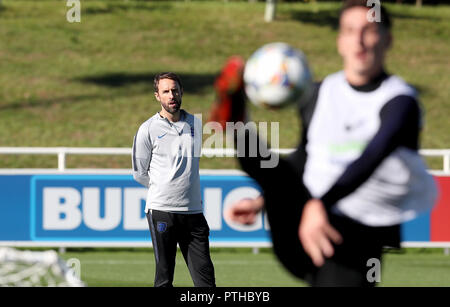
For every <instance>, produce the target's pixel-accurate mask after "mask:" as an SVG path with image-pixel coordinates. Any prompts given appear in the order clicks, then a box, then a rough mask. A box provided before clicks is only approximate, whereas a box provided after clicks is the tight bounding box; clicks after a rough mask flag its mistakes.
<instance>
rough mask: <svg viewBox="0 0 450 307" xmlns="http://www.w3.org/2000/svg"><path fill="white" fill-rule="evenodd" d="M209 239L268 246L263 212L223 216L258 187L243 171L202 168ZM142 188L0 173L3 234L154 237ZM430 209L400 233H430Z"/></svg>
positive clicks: (412, 237)
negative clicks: (242, 220) (250, 217)
mask: <svg viewBox="0 0 450 307" xmlns="http://www.w3.org/2000/svg"><path fill="white" fill-rule="evenodd" d="M200 178H201V179H200V181H201V192H202V199H203V205H204V214H205V217H206V219H207V221H208V225H209V227H210V230H211V235H210V241H211V245H212V246H214V245H216V246H217V245H222V246H268V245H270V233H269V231H270V229H269V225H268V222H267V217H266V216H264V215H263V214H261V215H260V216H259V217H258V219H257V222H256V223H255V224H253V225H240V224H236V223H233V222H232V221H227V220H226V219H225V218H224V217H223V212H224V210H225V208H226V207H227V206H228V205H230V204H232V203H233V202H234V201H236V200H239V199H241V198H244V197H255V196H257V195H258V194H259V187H258V185H257V184H256V183H255V182H254V181H253V180H252V179H251V178H249V177H247V176H244V175H242V174H230V173H223V174H220V173H219V174H217V173H215V174H202V175H201V177H200ZM146 195H147V189H145V188H144V187H142V186H141V185H139V184H138V183H136V182H135V181H134V179H133V177H132V176H131V175H130V174H119V173H118V174H110V173H109V174H73V173H60V174H58V173H54V174H31V173H30V174H0V242H2V243H3V244H7V243H8V242H25V243H26V242H33V243H42V245H43V246H44V245H45V244H46V243H47V244H48V243H51V242H59V243H61V242H72V243H73V242H78V243H80V245H83V244H82V243H89V242H90V243H95V242H97V243H98V242H100V243H105V244H107V243H111V245H112V246H113V245H114V244H116V243H125V244H127V243H128V244H129V245H133V244H135V243H141V244H142V243H145V244H147V243H148V244H149V246H150V244H151V239H150V233H149V231H148V223H147V219H146V216H145V212H144V208H145V201H146ZM429 220H430V213H427V214H424V215H423V216H420V217H418V218H417V219H415V220H413V221H411V222H408V223H405V224H404V225H402V236H403V241H405V240H407V241H414V242H427V241H430V235H429V233H430V230H429V229H430V222H429Z"/></svg>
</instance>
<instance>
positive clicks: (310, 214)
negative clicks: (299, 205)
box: [298, 199, 342, 267]
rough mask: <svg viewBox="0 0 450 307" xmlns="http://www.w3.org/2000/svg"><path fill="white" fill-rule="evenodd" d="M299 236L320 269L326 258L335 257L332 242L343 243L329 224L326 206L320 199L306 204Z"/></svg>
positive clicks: (339, 235)
mask: <svg viewBox="0 0 450 307" xmlns="http://www.w3.org/2000/svg"><path fill="white" fill-rule="evenodd" d="M298 236H299V238H300V242H301V243H302V245H303V248H304V249H305V252H306V253H307V254H308V255H309V257H311V259H312V261H313V263H314V265H315V266H318V267H320V266H322V265H323V264H324V262H325V257H327V258H329V257H331V256H333V254H334V248H333V245H332V242H333V243H335V244H340V243H341V242H342V236H341V234H340V233H339V232H338V231H337V230H336V229H334V228H333V226H331V224H330V223H329V222H328V217H327V212H326V211H325V206H324V205H323V203H322V202H321V201H320V200H318V199H311V200H309V201H308V202H307V203H306V204H305V207H304V208H303V213H302V217H301V219H300V226H299V229H298Z"/></svg>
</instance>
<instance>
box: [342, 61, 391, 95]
mask: <svg viewBox="0 0 450 307" xmlns="http://www.w3.org/2000/svg"><path fill="white" fill-rule="evenodd" d="M387 76H388V74H387V73H386V72H385V70H384V69H383V67H381V68H380V69H379V70H376V71H375V72H373V73H371V74H367V75H357V74H355V75H353V74H347V73H346V74H345V77H346V79H347V82H348V83H349V84H350V86H351V87H352V88H353V89H355V90H357V91H372V90H374V89H376V88H378V86H379V85H380V84H381V82H382V81H383V80H384V79H386V77H387Z"/></svg>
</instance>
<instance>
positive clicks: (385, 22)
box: [339, 0, 392, 30]
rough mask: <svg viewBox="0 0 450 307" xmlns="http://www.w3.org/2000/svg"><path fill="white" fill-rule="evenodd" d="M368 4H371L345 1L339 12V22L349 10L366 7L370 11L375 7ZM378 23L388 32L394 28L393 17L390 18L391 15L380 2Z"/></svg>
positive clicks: (361, 0)
mask: <svg viewBox="0 0 450 307" xmlns="http://www.w3.org/2000/svg"><path fill="white" fill-rule="evenodd" d="M368 4H370V3H369V1H368V0H345V1H344V3H343V4H342V7H341V10H340V12H339V20H341V17H342V14H343V13H344V12H345V11H346V10H348V9H351V8H354V7H365V8H367V9H369V10H370V9H371V8H373V7H374V6H370V5H368ZM377 23H379V24H380V26H382V27H383V28H385V29H386V30H390V29H391V27H392V21H391V17H390V16H389V13H388V11H387V10H386V9H385V8H384V6H382V5H381V1H380V22H377Z"/></svg>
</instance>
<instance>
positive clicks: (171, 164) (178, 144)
mask: <svg viewBox="0 0 450 307" xmlns="http://www.w3.org/2000/svg"><path fill="white" fill-rule="evenodd" d="M154 89H155V98H156V100H157V101H158V102H159V103H160V104H161V111H159V112H157V113H156V114H155V115H153V116H152V117H150V118H149V119H148V120H147V121H145V122H144V123H143V124H142V125H141V126H140V127H139V130H138V132H137V134H136V136H135V137H134V143H133V157H132V158H133V159H132V163H133V177H134V178H135V180H136V181H137V182H139V183H140V184H142V185H143V186H145V187H147V188H148V195H147V203H146V208H145V212H146V215H147V220H148V223H149V228H150V233H151V236H152V242H153V248H154V253H155V259H156V273H155V284H154V286H155V287H172V282H173V276H174V270H175V258H176V252H177V243H178V244H179V246H180V249H181V252H182V254H183V257H184V259H185V261H186V264H187V266H188V268H189V272H190V274H191V277H192V280H193V282H194V286H196V287H215V278H214V267H213V263H212V261H211V257H210V253H209V240H208V236H209V227H208V224H207V222H206V219H205V217H204V215H203V206H202V200H201V193H200V175H199V160H200V150H201V144H202V127H201V122H200V120H199V119H198V118H196V117H194V116H193V115H191V114H189V113H187V112H186V111H185V110H183V109H181V101H182V96H183V86H182V84H181V80H180V78H179V77H178V76H177V75H176V74H174V73H171V72H167V73H161V74H158V75H157V76H155V79H154Z"/></svg>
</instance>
